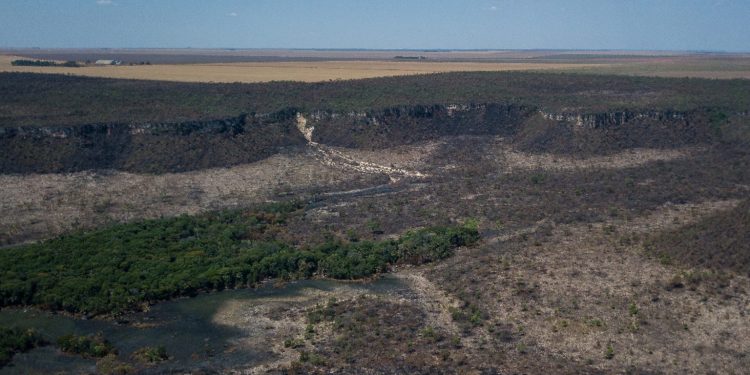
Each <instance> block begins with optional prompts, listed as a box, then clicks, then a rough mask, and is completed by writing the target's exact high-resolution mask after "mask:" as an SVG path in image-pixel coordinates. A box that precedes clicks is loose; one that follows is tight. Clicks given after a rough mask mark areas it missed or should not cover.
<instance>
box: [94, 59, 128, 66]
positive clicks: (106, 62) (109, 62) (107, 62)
mask: <svg viewBox="0 0 750 375" xmlns="http://www.w3.org/2000/svg"><path fill="white" fill-rule="evenodd" d="M94 64H95V65H120V64H122V61H120V60H96V61H95V62H94Z"/></svg>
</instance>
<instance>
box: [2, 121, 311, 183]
mask: <svg viewBox="0 0 750 375" xmlns="http://www.w3.org/2000/svg"><path fill="white" fill-rule="evenodd" d="M305 143H306V141H305V139H304V138H303V137H302V135H301V134H300V133H299V132H298V131H297V129H296V128H295V125H294V117H293V114H292V115H289V114H288V113H285V112H279V113H274V114H270V115H241V116H238V117H234V118H227V119H221V120H213V121H195V122H181V123H146V124H89V125H81V126H67V127H16V128H7V127H6V128H2V129H0V149H2V150H3V152H2V155H1V156H0V171H1V172H2V173H59V172H74V171H81V170H88V169H116V170H123V171H131V172H146V173H162V172H180V171H188V170H196V169H204V168H211V167H219V166H230V165H237V164H242V163H249V162H254V161H258V160H261V159H264V158H267V157H269V156H271V155H273V154H275V153H278V152H279V151H280V150H282V149H285V148H289V147H295V146H302V145H304V144H305Z"/></svg>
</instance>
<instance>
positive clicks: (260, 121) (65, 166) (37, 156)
mask: <svg viewBox="0 0 750 375" xmlns="http://www.w3.org/2000/svg"><path fill="white" fill-rule="evenodd" d="M728 122H729V117H728V116H727V115H725V114H723V113H721V112H717V111H713V110H708V109H706V110H694V111H689V112H678V111H650V110H646V111H644V110H619V111H610V112H601V113H577V112H573V111H570V112H546V111H544V110H541V109H538V108H534V107H529V106H521V105H515V104H500V103H485V104H451V105H443V104H439V105H430V106H426V105H415V106H401V107H391V108H385V109H380V110H372V111H367V112H348V113H340V112H335V111H311V112H306V113H305V112H303V113H300V111H298V110H297V109H294V108H289V109H286V110H283V111H279V112H274V113H270V114H247V115H241V116H238V117H233V118H226V119H220V120H212V121H192V122H190V121H188V122H180V123H141V124H122V123H119V124H118V123H105V124H90V125H80V126H65V127H53V126H46V127H38V126H28V127H4V128H0V149H2V150H3V152H2V155H0V173H58V172H73V171H81V170H88V169H115V170H123V171H131V172H147V173H163V172H180V171H188V170H198V169H205V168H212V167H228V166H232V165H237V164H243V163H250V162H254V161H258V160H261V159H264V158H267V157H269V156H271V155H273V154H276V153H278V152H280V151H282V150H285V149H290V148H296V147H300V146H304V145H305V144H306V143H308V142H315V143H319V144H324V145H329V146H338V147H347V148H361V149H370V150H377V149H384V148H388V147H393V146H398V145H405V144H411V143H415V142H420V141H425V140H431V139H437V138H441V137H446V136H459V135H474V136H501V137H506V138H507V139H509V140H510V141H511V143H512V144H513V145H514V146H515V147H517V148H518V149H520V150H522V151H527V152H546V153H561V154H583V155H590V154H607V153H610V152H616V151H619V150H623V149H628V148H671V147H682V146H687V145H694V144H701V143H710V142H714V141H716V140H717V139H720V138H721V132H722V128H723V127H725V125H726V124H727V123H728Z"/></svg>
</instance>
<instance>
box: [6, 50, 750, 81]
mask: <svg viewBox="0 0 750 375" xmlns="http://www.w3.org/2000/svg"><path fill="white" fill-rule="evenodd" d="M396 56H407V57H410V58H419V57H420V56H421V57H424V58H425V59H424V60H416V61H415V60H412V59H402V60H399V59H396V58H395V57H396ZM100 58H102V59H104V58H106V59H122V60H121V61H123V65H119V66H94V65H90V64H89V65H85V66H83V67H79V68H66V67H32V66H12V65H11V61H13V60H16V59H50V60H53V61H66V60H72V61H79V62H83V61H95V60H96V59H100ZM145 62H149V64H142V63H145ZM479 71H486V72H493V71H494V72H498V71H534V72H539V71H550V72H566V73H588V74H618V75H633V76H652V77H677V78H679V77H692V78H714V79H736V78H742V79H750V56H747V55H745V54H726V55H722V54H695V53H692V54H691V53H674V52H672V53H668V52H664V53H657V52H640V51H604V52H597V51H453V52H451V51H444V52H419V51H297V50H252V51H224V50H195V51H193V50H153V51H150V50H119V51H107V52H102V51H99V50H63V51H55V50H46V51H42V52H40V51H29V50H21V51H14V50H0V72H31V73H54V74H74V75H81V76H90V77H104V78H120V79H143V80H164V81H176V82H216V83H232V82H242V83H255V82H270V81H298V82H323V81H329V80H349V79H364V78H376V77H391V76H403V75H417V74H430V73H444V72H479Z"/></svg>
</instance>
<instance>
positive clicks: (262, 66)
mask: <svg viewBox="0 0 750 375" xmlns="http://www.w3.org/2000/svg"><path fill="white" fill-rule="evenodd" d="M15 59H19V58H18V57H13V56H0V72H30V73H57V74H75V75H83V76H91V77H105V78H124V79H150V80H164V81H179V82H223V83H228V82H244V83H252V82H269V81H302V82H321V81H328V80H339V79H342V80H343V79H362V78H375V77H387V76H401V75H414V74H429V73H442V72H456V71H472V72H473V71H529V70H533V71H538V70H560V69H573V70H575V69H579V68H587V67H588V68H591V67H595V66H597V64H577V63H473V62H414V61H317V62H299V61H294V62H248V63H229V64H164V65H135V66H125V65H121V66H85V67H81V68H65V67H33V66H12V65H11V61H13V60H15Z"/></svg>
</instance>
